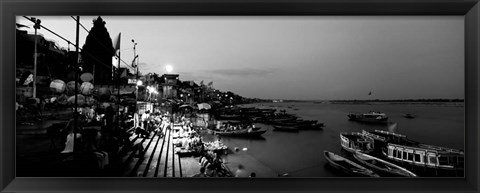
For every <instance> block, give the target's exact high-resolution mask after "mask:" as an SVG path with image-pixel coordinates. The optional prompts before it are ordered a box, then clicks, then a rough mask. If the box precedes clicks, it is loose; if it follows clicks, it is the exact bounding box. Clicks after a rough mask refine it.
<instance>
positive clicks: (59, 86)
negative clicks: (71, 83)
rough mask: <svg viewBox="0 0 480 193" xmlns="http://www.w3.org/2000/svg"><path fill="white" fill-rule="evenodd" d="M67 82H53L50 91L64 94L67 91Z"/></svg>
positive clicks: (58, 80)
mask: <svg viewBox="0 0 480 193" xmlns="http://www.w3.org/2000/svg"><path fill="white" fill-rule="evenodd" d="M65 87H66V85H65V82H63V80H60V79H56V80H53V81H52V82H51V83H50V89H51V90H52V91H54V92H56V93H62V92H63V91H65Z"/></svg>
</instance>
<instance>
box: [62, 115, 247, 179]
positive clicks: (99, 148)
mask: <svg viewBox="0 0 480 193" xmlns="http://www.w3.org/2000/svg"><path fill="white" fill-rule="evenodd" d="M172 117H174V116H170V115H168V114H161V113H149V112H146V113H144V114H140V115H139V116H138V119H137V120H136V121H135V116H134V115H132V114H128V113H121V114H120V115H119V116H118V115H117V112H116V111H115V110H114V109H113V108H112V107H107V108H105V109H104V110H100V109H95V108H82V110H80V111H78V112H77V120H78V122H77V123H76V126H75V123H74V119H72V120H70V121H69V122H68V124H67V126H66V127H65V130H66V131H67V135H66V137H65V148H64V149H63V151H61V153H62V154H64V155H71V154H73V153H74V151H75V152H79V153H80V154H81V155H85V156H88V157H89V159H88V160H90V161H91V163H92V164H91V165H92V167H94V168H96V169H97V170H103V169H105V168H113V169H118V168H115V167H116V166H119V165H120V164H121V163H120V162H121V156H122V153H124V152H128V151H131V150H135V148H138V151H137V152H142V151H143V149H142V148H143V147H142V146H141V145H134V144H133V143H132V142H131V140H130V138H131V136H132V135H134V134H135V135H136V136H138V137H140V138H151V137H153V136H152V134H157V135H158V136H159V137H164V133H163V132H162V131H166V130H168V129H172V131H173V128H171V126H172V125H175V124H172V121H173V120H172V119H173V118H172ZM179 121H180V122H177V123H176V124H181V127H180V128H181V129H180V130H178V131H175V132H172V136H176V138H177V139H176V142H174V144H175V143H176V145H177V144H178V146H180V147H183V148H184V149H188V150H190V151H192V152H194V154H195V156H199V164H200V166H201V167H200V171H199V173H198V174H196V175H194V176H192V177H255V176H256V175H255V173H250V174H247V172H246V171H245V169H244V167H243V166H242V165H240V166H238V169H237V171H235V172H234V173H231V172H230V171H229V169H228V168H226V166H225V165H224V164H223V159H222V156H223V155H226V154H224V153H223V152H225V151H226V150H227V147H226V146H225V145H223V144H222V143H221V142H220V140H219V139H218V140H216V141H212V142H205V141H203V138H202V137H201V136H200V135H199V134H198V133H197V132H196V131H195V129H193V127H192V123H191V122H189V121H187V120H183V121H182V119H180V120H179ZM74 128H76V129H74ZM82 160H83V161H85V159H82Z"/></svg>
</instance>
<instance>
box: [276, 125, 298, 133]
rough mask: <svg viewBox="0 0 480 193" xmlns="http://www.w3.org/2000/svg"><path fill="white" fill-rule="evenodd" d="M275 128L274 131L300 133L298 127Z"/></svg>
mask: <svg viewBox="0 0 480 193" xmlns="http://www.w3.org/2000/svg"><path fill="white" fill-rule="evenodd" d="M273 128H274V129H273V130H274V131H286V132H298V127H296V126H280V125H274V126H273Z"/></svg>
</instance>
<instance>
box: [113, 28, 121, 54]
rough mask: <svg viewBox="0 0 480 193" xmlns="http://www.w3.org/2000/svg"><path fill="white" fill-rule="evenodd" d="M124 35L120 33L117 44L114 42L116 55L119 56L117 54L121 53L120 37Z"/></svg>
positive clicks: (116, 40)
mask: <svg viewBox="0 0 480 193" xmlns="http://www.w3.org/2000/svg"><path fill="white" fill-rule="evenodd" d="M121 35H122V33H121V32H120V33H118V36H117V38H116V39H115V42H113V49H114V50H115V55H117V52H118V51H120V37H121Z"/></svg>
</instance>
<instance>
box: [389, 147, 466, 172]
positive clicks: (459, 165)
mask: <svg viewBox="0 0 480 193" xmlns="http://www.w3.org/2000/svg"><path fill="white" fill-rule="evenodd" d="M382 153H383V155H384V156H385V157H386V158H388V159H389V160H392V161H396V162H399V163H402V164H408V165H412V166H418V167H422V168H433V169H438V170H463V169H464V161H465V155H464V152H463V151H462V150H457V149H451V148H445V147H439V146H433V145H426V144H417V145H414V144H412V145H399V144H394V143H388V144H387V147H386V148H383V149H382Z"/></svg>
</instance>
